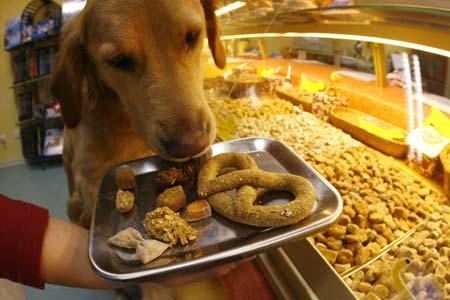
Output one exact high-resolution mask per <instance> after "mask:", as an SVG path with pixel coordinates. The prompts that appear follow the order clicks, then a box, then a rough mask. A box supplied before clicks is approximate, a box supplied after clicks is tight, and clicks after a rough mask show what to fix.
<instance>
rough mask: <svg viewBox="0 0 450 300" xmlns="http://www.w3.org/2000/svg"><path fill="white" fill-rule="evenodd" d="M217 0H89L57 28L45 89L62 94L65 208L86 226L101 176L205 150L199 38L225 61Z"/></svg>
mask: <svg viewBox="0 0 450 300" xmlns="http://www.w3.org/2000/svg"><path fill="white" fill-rule="evenodd" d="M215 9H216V4H215V1H214V0H109V1H105V0H88V1H87V4H86V7H85V8H84V10H83V11H82V12H81V13H80V14H79V15H78V16H77V17H76V18H75V19H74V20H72V21H70V22H69V23H68V24H67V25H66V27H65V28H64V30H63V36H62V39H61V44H60V50H59V53H58V56H57V58H56V61H55V64H54V71H53V75H52V78H51V91H52V94H53V96H54V97H55V98H57V99H59V100H60V102H61V108H62V114H63V121H64V124H65V127H64V153H63V160H64V168H65V171H66V174H67V179H68V185H69V193H70V200H69V203H68V209H67V212H68V215H69V217H70V219H71V220H72V221H73V222H76V223H78V224H80V225H82V226H84V227H88V226H89V223H90V219H91V216H92V209H93V204H94V201H95V198H96V194H97V191H98V188H99V184H100V182H101V179H102V178H103V176H104V175H105V174H106V173H107V172H108V171H109V170H110V169H111V168H112V167H114V166H115V165H117V164H120V163H122V162H125V161H129V160H133V159H138V158H142V157H145V156H149V155H152V154H154V153H156V154H157V155H159V156H161V157H163V158H165V159H167V160H173V161H182V160H185V159H187V158H191V157H196V156H200V155H202V154H203V153H204V152H205V151H207V149H208V148H209V146H210V145H211V144H212V142H213V141H214V138H215V121H214V117H213V115H212V113H211V111H210V109H209V107H208V105H207V103H206V101H205V98H204V94H203V86H202V85H203V79H202V67H201V52H202V48H203V41H204V39H205V37H207V38H208V43H209V47H210V49H211V52H212V54H213V57H214V61H215V63H216V65H217V66H218V67H220V68H223V67H224V66H225V59H226V56H225V50H224V48H223V45H222V43H221V41H220V39H219V26H218V23H217V19H216V16H215Z"/></svg>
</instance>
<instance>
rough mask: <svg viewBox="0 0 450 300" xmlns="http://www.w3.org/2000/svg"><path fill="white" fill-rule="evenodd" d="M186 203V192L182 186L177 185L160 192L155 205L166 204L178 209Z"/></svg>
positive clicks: (175, 209)
mask: <svg viewBox="0 0 450 300" xmlns="http://www.w3.org/2000/svg"><path fill="white" fill-rule="evenodd" d="M185 205H186V194H185V193H184V190H183V187H182V186H181V185H177V186H175V187H173V188H168V189H166V190H165V191H164V192H162V193H161V194H160V195H159V196H158V198H157V199H156V206H157V207H163V206H167V207H168V208H170V209H171V210H173V211H178V210H180V209H181V208H182V207H184V206H185Z"/></svg>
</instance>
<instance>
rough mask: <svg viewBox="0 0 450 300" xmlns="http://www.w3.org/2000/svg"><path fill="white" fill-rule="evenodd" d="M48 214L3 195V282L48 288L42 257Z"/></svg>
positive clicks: (0, 208)
mask: <svg viewBox="0 0 450 300" xmlns="http://www.w3.org/2000/svg"><path fill="white" fill-rule="evenodd" d="M48 219H49V215H48V210H46V209H44V208H41V207H38V206H35V205H33V204H29V203H25V202H23V201H18V200H11V199H9V198H7V197H5V196H4V195H2V194H0V278H7V279H10V280H12V281H16V282H20V283H23V284H26V285H29V286H32V287H36V288H41V289H43V288H44V280H43V278H42V276H41V253H42V244H43V240H44V233H45V230H46V228H47V224H48Z"/></svg>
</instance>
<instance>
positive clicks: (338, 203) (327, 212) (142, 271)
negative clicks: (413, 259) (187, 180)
mask: <svg viewBox="0 0 450 300" xmlns="http://www.w3.org/2000/svg"><path fill="white" fill-rule="evenodd" d="M224 152H245V153H247V154H249V155H250V156H252V157H253V158H254V159H255V161H256V163H257V164H258V167H259V168H260V169H262V170H266V171H270V172H280V173H292V174H297V175H301V176H304V177H305V178H307V179H308V180H309V181H310V182H311V183H312V184H313V185H314V187H315V190H316V197H317V200H316V203H315V205H314V207H313V208H312V210H311V213H310V215H309V216H308V217H307V218H306V219H304V220H302V221H301V222H299V223H296V224H294V225H290V226H286V227H280V228H262V227H253V226H248V225H244V224H240V223H236V222H233V221H231V220H228V219H226V218H224V217H222V216H221V215H219V214H217V213H215V212H213V215H212V217H211V218H208V219H205V220H201V221H197V222H192V223H190V224H191V226H192V227H194V228H195V229H196V230H197V231H198V236H199V237H198V240H196V241H195V242H193V243H192V242H191V243H190V244H189V245H186V246H173V247H172V248H169V249H168V250H167V251H166V252H164V253H163V254H162V255H161V256H160V257H159V258H157V259H155V260H154V261H152V262H150V263H148V264H145V265H143V264H141V263H137V262H129V261H125V260H123V257H124V256H126V255H127V251H128V250H123V253H118V252H122V250H121V249H119V248H116V247H111V246H109V245H108V244H107V243H106V241H107V239H108V238H109V237H111V236H113V235H114V234H116V233H117V232H119V231H120V230H123V229H125V228H128V227H130V226H132V227H134V228H136V229H137V230H139V231H140V232H141V233H142V234H143V236H144V237H145V238H149V236H148V235H147V233H146V232H145V230H144V228H143V225H142V221H143V219H144V217H145V214H146V213H147V212H148V211H150V210H153V209H154V208H156V204H155V202H156V198H157V196H158V194H159V192H160V191H159V190H158V188H157V187H156V186H155V185H154V184H153V183H152V182H153V178H154V176H155V174H156V172H157V171H158V170H163V169H166V168H168V167H169V166H170V165H168V163H167V162H166V161H164V160H162V159H161V158H159V157H156V156H154V157H148V158H144V159H140V160H135V161H131V162H127V163H124V164H121V165H119V166H116V167H115V168H113V169H112V170H110V171H109V172H108V173H107V174H106V175H105V177H104V178H103V180H102V182H101V185H100V188H99V192H98V197H97V201H96V203H95V207H94V214H93V218H92V222H91V231H90V239H89V258H90V261H91V264H92V266H93V268H94V269H95V271H96V272H97V273H98V274H99V275H100V276H101V277H103V278H105V279H107V280H110V281H120V282H126V281H135V282H139V281H146V280H154V279H161V278H164V277H168V276H173V275H175V274H177V275H179V274H181V273H188V272H193V271H198V270H202V269H205V268H209V267H214V266H218V265H221V264H224V263H228V262H233V261H238V260H241V259H244V258H247V257H251V256H253V255H256V254H258V253H261V252H264V251H266V250H269V249H273V248H276V247H279V246H281V245H282V244H285V243H286V242H288V241H289V240H292V239H301V238H306V237H308V236H310V235H312V234H314V233H317V232H319V231H322V230H324V229H325V228H327V227H329V226H331V225H333V223H334V222H335V221H336V220H337V218H338V216H339V215H340V213H341V211H342V199H341V196H340V195H339V193H338V192H337V190H336V189H335V188H334V187H333V186H332V185H331V184H330V183H328V182H327V181H326V180H325V179H324V178H323V177H322V176H321V175H320V174H319V173H318V172H317V171H315V170H314V169H313V168H312V167H311V166H310V165H309V164H307V163H306V162H305V161H304V160H303V159H302V158H301V157H299V156H298V155H297V154H296V153H295V152H294V151H292V150H291V149H290V148H288V147H287V146H286V145H284V144H283V143H281V142H279V141H277V140H274V139H268V138H259V137H255V138H245V139H238V140H232V141H227V142H222V143H218V144H214V145H213V146H212V155H213V156H214V155H217V154H220V153H224ZM122 166H127V167H130V168H132V169H133V171H134V173H135V175H136V185H137V188H136V205H135V209H134V210H133V211H132V212H130V213H127V214H120V213H118V212H117V210H116V208H115V195H116V192H117V186H116V183H115V170H116V169H117V168H119V167H122ZM185 191H186V194H187V203H189V202H190V201H193V200H196V199H195V187H194V186H190V187H189V186H186V187H185ZM262 195H263V196H262V197H261V198H259V199H258V201H259V203H264V205H274V204H280V203H286V202H287V201H288V200H289V199H292V196H291V195H290V194H289V193H280V192H268V193H263V194H262ZM181 216H183V211H181ZM128 254H129V253H128Z"/></svg>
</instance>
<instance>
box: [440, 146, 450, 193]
mask: <svg viewBox="0 0 450 300" xmlns="http://www.w3.org/2000/svg"><path fill="white" fill-rule="evenodd" d="M439 159H440V160H441V163H442V168H443V169H444V171H443V173H444V182H443V184H442V188H443V189H444V194H445V196H447V198H448V199H450V144H448V145H447V146H445V148H444V150H442V151H441V153H440V154H439Z"/></svg>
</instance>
